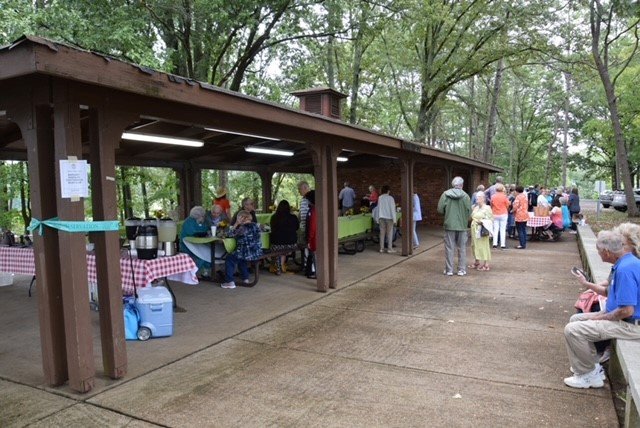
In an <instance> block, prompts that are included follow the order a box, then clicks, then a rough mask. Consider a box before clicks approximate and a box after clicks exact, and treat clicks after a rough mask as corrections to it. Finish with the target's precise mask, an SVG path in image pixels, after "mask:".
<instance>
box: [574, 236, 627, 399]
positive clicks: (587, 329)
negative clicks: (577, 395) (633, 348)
mask: <svg viewBox="0 0 640 428" xmlns="http://www.w3.org/2000/svg"><path fill="white" fill-rule="evenodd" d="M596 248H597V249H598V254H599V255H600V258H601V259H602V261H603V262H607V263H613V267H612V268H611V275H610V276H609V280H608V281H602V282H600V283H598V284H594V283H592V282H589V281H587V279H586V278H585V277H584V275H582V273H580V272H575V273H574V274H573V275H574V276H576V278H578V280H579V281H580V284H582V285H584V286H585V287H588V288H590V289H591V290H593V291H595V292H596V293H598V294H600V295H602V296H607V305H606V310H605V311H603V312H590V313H580V314H575V315H573V316H572V317H571V319H570V321H569V324H567V325H566V326H565V328H564V337H565V340H566V345H567V351H568V353H569V362H570V363H571V371H572V372H573V373H574V374H573V376H571V377H568V378H565V379H564V383H565V384H566V385H567V386H570V387H572V388H600V387H602V386H603V385H604V372H603V371H602V367H600V364H598V363H597V358H598V356H597V353H596V348H595V346H594V342H596V341H600V340H606V339H640V259H638V258H637V257H635V256H634V255H633V253H631V250H630V248H629V247H628V246H626V245H625V239H624V238H623V236H622V235H621V234H620V233H618V232H613V231H602V232H600V233H599V234H598V240H597V242H596Z"/></svg>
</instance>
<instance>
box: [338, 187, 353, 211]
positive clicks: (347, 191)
mask: <svg viewBox="0 0 640 428" xmlns="http://www.w3.org/2000/svg"><path fill="white" fill-rule="evenodd" d="M338 199H340V201H341V202H342V210H341V214H342V215H344V214H345V213H346V212H347V211H349V210H350V209H352V208H353V204H354V203H355V201H356V192H355V191H354V190H353V189H352V188H351V187H349V182H348V181H345V182H344V188H343V189H342V190H340V193H339V194H338Z"/></svg>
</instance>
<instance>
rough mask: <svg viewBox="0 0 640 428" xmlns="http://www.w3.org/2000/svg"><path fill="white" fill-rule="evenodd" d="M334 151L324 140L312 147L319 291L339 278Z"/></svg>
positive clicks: (335, 283)
mask: <svg viewBox="0 0 640 428" xmlns="http://www.w3.org/2000/svg"><path fill="white" fill-rule="evenodd" d="M337 153H338V151H337V150H336V149H335V148H334V147H333V146H331V145H327V144H319V145H317V146H315V147H314V149H313V158H314V161H313V163H314V174H315V179H316V215H317V221H318V234H317V235H318V238H317V250H316V275H317V277H318V291H322V292H326V291H327V289H328V288H336V286H337V282H338V280H337V276H338V275H337V267H338V197H337V193H336V192H337V189H338V187H337V181H338V179H337V165H336V163H337V162H336V156H337Z"/></svg>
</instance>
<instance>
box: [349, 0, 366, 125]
mask: <svg viewBox="0 0 640 428" xmlns="http://www.w3.org/2000/svg"><path fill="white" fill-rule="evenodd" d="M368 11H369V9H368V7H367V6H366V5H364V6H363V7H362V9H361V10H360V19H359V21H360V22H358V32H357V33H356V36H355V40H354V41H353V64H352V66H351V67H352V68H351V93H350V99H349V104H350V105H349V123H353V124H355V123H356V122H357V120H358V118H357V111H358V91H359V90H360V75H361V74H362V57H363V55H364V51H365V49H366V47H365V46H364V34H365V32H366V29H367V28H368V27H367V21H368V19H369V13H368Z"/></svg>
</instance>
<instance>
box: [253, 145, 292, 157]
mask: <svg viewBox="0 0 640 428" xmlns="http://www.w3.org/2000/svg"><path fill="white" fill-rule="evenodd" d="M244 150H245V151H246V152H250V153H262V154H264V155H276V156H293V152H292V151H290V150H280V149H270V148H267V147H257V146H247V147H245V148H244Z"/></svg>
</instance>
